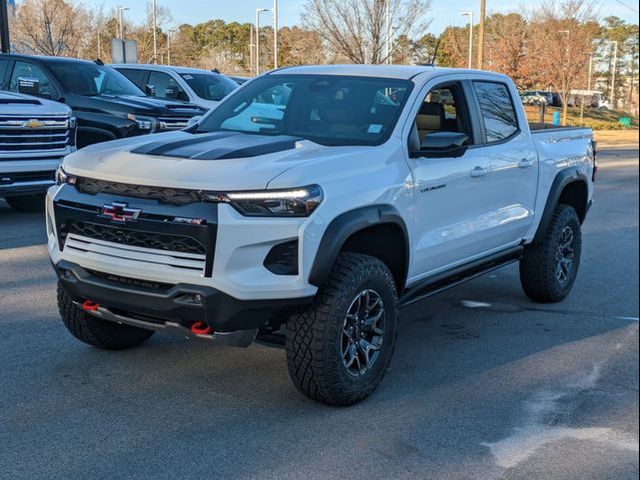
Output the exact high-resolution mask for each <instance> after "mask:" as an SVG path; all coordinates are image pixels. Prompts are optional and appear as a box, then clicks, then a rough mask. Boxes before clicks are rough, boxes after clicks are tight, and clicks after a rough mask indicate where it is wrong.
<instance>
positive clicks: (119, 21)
mask: <svg viewBox="0 0 640 480" xmlns="http://www.w3.org/2000/svg"><path fill="white" fill-rule="evenodd" d="M125 10H131V9H130V8H129V7H118V30H119V32H118V36H119V37H120V39H122V40H124V25H123V23H122V21H123V20H122V12H124V11H125Z"/></svg>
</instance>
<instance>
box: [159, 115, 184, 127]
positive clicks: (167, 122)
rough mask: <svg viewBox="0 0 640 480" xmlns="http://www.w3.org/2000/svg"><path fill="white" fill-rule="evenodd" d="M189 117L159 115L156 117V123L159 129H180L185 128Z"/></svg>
mask: <svg viewBox="0 0 640 480" xmlns="http://www.w3.org/2000/svg"><path fill="white" fill-rule="evenodd" d="M189 118H191V117H160V118H158V124H159V125H160V130H182V129H183V128H187V124H188V123H189Z"/></svg>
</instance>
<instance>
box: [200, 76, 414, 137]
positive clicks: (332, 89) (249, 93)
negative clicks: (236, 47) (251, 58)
mask: <svg viewBox="0 0 640 480" xmlns="http://www.w3.org/2000/svg"><path fill="white" fill-rule="evenodd" d="M411 86H412V83H411V82H409V81H406V80H396V79H391V78H362V77H346V76H332V75H281V74H278V75H267V76H265V77H260V78H257V79H255V80H253V81H252V82H250V83H248V84H246V85H245V86H243V87H242V88H241V89H239V90H237V91H236V92H235V93H232V94H231V96H230V97H229V98H228V99H227V100H225V101H224V102H222V104H221V105H220V106H218V107H217V108H216V109H214V110H213V111H212V112H211V114H209V115H208V116H207V117H206V118H205V119H204V120H203V121H202V123H201V124H200V127H199V130H200V131H206V132H214V131H220V130H233V131H239V132H246V133H254V134H260V135H291V136H295V137H302V138H306V139H308V140H311V141H314V142H316V143H319V144H322V145H380V144H381V143H383V142H385V141H386V140H387V138H389V135H390V134H391V132H392V131H393V129H394V127H395V125H396V122H397V120H398V116H399V115H400V112H401V111H402V108H403V106H404V104H405V101H406V99H407V96H408V94H409V91H410V90H411Z"/></svg>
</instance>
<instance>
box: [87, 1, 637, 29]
mask: <svg viewBox="0 0 640 480" xmlns="http://www.w3.org/2000/svg"><path fill="white" fill-rule="evenodd" d="M636 2H637V0H620V2H618V1H617V0H600V1H599V2H597V7H598V9H599V12H600V15H601V16H602V17H604V16H609V15H615V16H618V17H620V18H623V19H624V20H626V21H628V22H631V23H638V13H637V12H634V11H633V10H632V9H635V10H636V11H637V10H638V4H637V3H636ZM88 3H89V2H88ZM147 3H148V0H95V4H96V5H103V8H104V11H105V13H106V12H108V11H109V10H111V9H113V8H115V7H116V6H118V5H120V6H123V7H129V8H130V9H131V10H130V11H126V12H124V15H125V16H126V17H127V18H128V19H129V20H131V21H134V22H136V23H137V22H140V21H142V19H144V17H145V15H146V5H147ZM304 3H305V0H279V2H278V10H279V22H280V26H291V25H295V24H297V23H299V21H300V10H301V8H302V5H303V4H304ZM536 3H538V2H537V1H536V0H533V1H532V0H529V1H528V2H526V1H521V0H487V14H491V13H496V12H498V13H508V12H513V11H518V10H522V5H526V6H527V7H528V8H530V7H535V4H536ZM623 3H624V4H627V5H628V6H630V7H631V8H628V7H625V6H624V5H622V4H623ZM157 4H158V5H162V6H165V7H168V8H169V9H170V10H171V13H172V15H173V21H174V24H175V25H179V24H181V23H191V24H195V23H201V22H206V21H208V20H214V19H217V18H221V19H223V20H224V21H227V22H230V21H238V22H241V23H244V22H254V21H255V11H256V8H270V7H271V6H272V4H273V2H272V0H157ZM479 4H480V2H479V0H433V1H432V7H431V10H430V11H429V13H428V14H427V19H428V20H431V23H430V25H429V28H428V30H427V31H428V32H430V33H434V34H439V33H440V32H442V31H443V30H444V29H445V28H446V27H448V26H450V25H451V26H462V25H465V24H466V23H467V22H468V20H467V17H463V16H460V15H459V12H463V11H469V10H473V12H474V14H475V15H476V17H475V18H478V17H477V15H479V10H478V9H479ZM261 22H263V23H264V24H268V23H270V22H271V18H270V16H269V14H263V17H262V20H261Z"/></svg>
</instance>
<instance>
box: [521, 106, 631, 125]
mask: <svg viewBox="0 0 640 480" xmlns="http://www.w3.org/2000/svg"><path fill="white" fill-rule="evenodd" d="M524 110H525V112H526V114H527V119H528V120H529V121H530V122H539V121H540V108H539V107H537V106H533V105H525V106H524ZM554 112H560V115H562V108H558V107H547V112H546V115H545V117H544V121H545V123H552V122H553V113H554ZM620 117H629V118H631V127H624V126H622V125H620V123H619V121H618V120H619V119H620ZM567 125H570V126H585V127H589V128H591V129H593V130H637V129H638V117H634V116H633V115H631V114H629V113H627V112H623V111H621V110H607V109H605V108H585V109H584V118H583V120H582V122H580V108H572V107H570V108H569V111H568V112H567Z"/></svg>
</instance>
